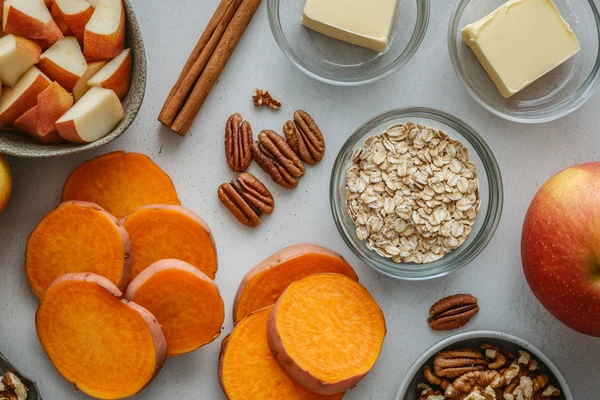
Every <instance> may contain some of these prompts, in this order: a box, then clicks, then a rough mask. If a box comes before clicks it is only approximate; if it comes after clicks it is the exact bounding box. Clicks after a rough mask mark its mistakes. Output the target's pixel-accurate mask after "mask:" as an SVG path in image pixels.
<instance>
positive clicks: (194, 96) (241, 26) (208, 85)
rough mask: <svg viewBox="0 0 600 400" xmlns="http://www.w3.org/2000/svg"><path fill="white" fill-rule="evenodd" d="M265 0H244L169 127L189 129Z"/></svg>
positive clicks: (178, 129) (181, 132)
mask: <svg viewBox="0 0 600 400" xmlns="http://www.w3.org/2000/svg"><path fill="white" fill-rule="evenodd" d="M261 1H262V0H242V3H241V4H240V6H239V8H238V9H237V11H236V13H235V15H234V16H233V19H232V20H231V22H230V23H229V25H228V26H227V29H226V30H225V32H224V34H223V36H222V37H221V40H220V41H219V44H218V45H217V47H216V48H215V50H214V52H213V54H212V56H211V57H210V59H209V61H208V63H207V64H206V67H205V68H204V70H203V71H202V74H201V75H200V78H199V79H198V81H197V82H196V84H195V85H194V88H193V90H192V92H191V93H190V95H189V98H188V99H187V101H186V102H185V104H184V105H183V108H182V109H181V110H180V111H179V114H178V115H177V117H176V118H175V121H174V122H173V124H171V126H170V128H171V129H172V130H173V131H175V132H177V133H178V134H180V135H182V136H185V135H186V134H187V132H188V131H189V129H190V127H191V125H192V123H193V122H194V118H195V117H196V115H197V114H198V112H199V111H200V108H202V105H203V104H204V102H205V101H206V98H207V97H208V95H209V93H210V91H211V90H212V88H213V86H214V85H215V83H216V82H217V79H218V78H219V75H220V74H221V72H222V71H223V68H225V65H226V64H227V61H229V58H230V57H231V55H232V53H233V51H234V50H235V48H236V46H237V44H238V43H239V41H240V39H241V37H242V35H243V34H244V32H245V31H246V28H247V27H248V25H249V24H250V21H251V20H252V17H254V14H255V13H256V10H257V9H258V6H259V5H260V3H261Z"/></svg>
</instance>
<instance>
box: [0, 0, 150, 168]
mask: <svg viewBox="0 0 600 400" xmlns="http://www.w3.org/2000/svg"><path fill="white" fill-rule="evenodd" d="M123 5H124V6H125V22H126V29H127V33H126V37H125V47H129V48H130V49H131V54H132V56H133V71H132V72H133V73H132V80H131V88H130V89H129V93H128V94H127V96H126V97H125V98H124V99H123V111H124V112H125V118H123V120H122V121H121V122H120V123H119V125H117V127H116V128H115V129H114V130H113V131H112V132H111V133H109V134H108V135H107V136H105V137H103V138H102V139H99V140H96V141H95V142H92V143H83V144H76V143H65V144H53V145H49V144H41V143H38V142H36V141H35V140H33V139H32V138H30V137H29V136H28V135H25V134H22V133H20V132H18V131H2V130H0V153H4V154H8V155H11V156H15V157H25V158H45V157H56V156H64V155H68V154H75V153H82V152H84V151H88V150H91V149H95V148H97V147H100V146H104V145H105V144H107V143H110V142H112V141H113V140H115V139H116V138H118V137H119V136H121V135H122V134H123V133H125V131H126V130H127V128H129V126H130V125H131V123H132V122H133V120H134V119H135V117H136V116H137V113H138V111H139V110H140V107H141V105H142V100H143V99H144V92H145V91H146V52H145V51H144V42H143V41H142V34H141V32H140V27H139V25H138V23H137V21H136V19H135V14H134V13H133V8H132V6H131V3H129V0H123Z"/></svg>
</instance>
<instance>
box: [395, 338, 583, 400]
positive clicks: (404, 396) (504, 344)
mask: <svg viewBox="0 0 600 400" xmlns="http://www.w3.org/2000/svg"><path fill="white" fill-rule="evenodd" d="M484 343H489V344H492V345H495V346H498V347H501V348H503V349H506V350H508V351H510V352H511V353H513V354H517V352H518V350H525V351H526V352H528V353H529V354H531V356H532V357H533V358H534V359H536V360H537V361H538V363H539V368H540V370H541V371H542V372H543V373H545V374H546V375H547V376H548V378H549V379H550V383H551V384H552V385H554V386H556V387H557V388H559V389H560V390H561V392H562V396H561V397H553V399H557V400H558V399H563V400H573V395H572V394H571V391H570V390H569V385H568V384H567V381H566V380H565V378H564V377H563V376H562V374H561V373H560V371H559V370H558V368H556V366H555V365H554V364H552V361H550V359H549V358H548V357H546V356H545V355H544V354H543V353H542V352H541V351H540V350H538V349H537V348H536V347H534V346H533V345H532V344H530V343H529V342H526V341H525V340H523V339H520V338H518V337H516V336H512V335H508V334H506V333H502V332H494V331H474V332H464V333H459V334H458V335H454V336H450V337H449V338H446V339H444V340H442V341H441V342H439V343H438V344H436V345H434V346H433V347H431V348H430V349H429V350H427V351H426V352H425V353H424V354H423V355H422V356H421V357H419V358H418V359H417V361H415V362H414V364H413V365H412V367H410V369H409V370H408V372H407V373H406V375H405V376H404V379H403V380H402V383H401V384H400V388H399V389H398V393H397V394H396V400H417V384H419V383H420V382H427V381H426V380H425V377H424V376H423V367H424V366H425V364H429V365H432V363H433V358H434V357H435V355H436V354H437V353H438V352H440V351H442V350H450V349H458V348H463V347H471V348H479V347H480V346H481V345H482V344H484Z"/></svg>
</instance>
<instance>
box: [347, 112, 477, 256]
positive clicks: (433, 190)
mask: <svg viewBox="0 0 600 400" xmlns="http://www.w3.org/2000/svg"><path fill="white" fill-rule="evenodd" d="M344 194H345V199H346V212H347V213H348V214H349V215H350V217H351V218H352V220H353V221H354V223H355V225H356V234H357V236H358V238H359V239H360V240H364V241H365V242H366V245H367V247H368V248H369V249H371V250H373V251H375V252H377V253H378V254H379V255H381V256H382V257H386V258H391V259H392V261H394V262H414V263H418V264H420V263H427V262H432V261H436V260H439V259H440V258H442V257H443V256H444V255H446V254H447V253H449V252H451V251H452V250H454V249H456V248H457V247H459V246H460V245H461V244H463V243H464V242H465V240H466V239H467V236H468V235H469V233H470V232H471V228H472V226H473V223H474V222H475V217H476V214H477V211H479V207H480V199H479V182H478V180H477V174H476V167H475V164H473V163H472V162H471V161H470V160H469V153H468V150H467V149H466V148H465V147H464V146H463V145H462V143H460V142H459V141H458V140H455V139H452V138H449V137H448V136H447V135H446V134H445V133H444V132H442V131H440V130H437V129H433V128H429V127H426V126H423V125H418V124H414V123H412V122H409V123H407V124H405V125H401V124H399V125H394V126H391V127H390V128H389V129H388V130H387V131H386V132H383V133H382V134H380V135H374V136H371V137H369V138H368V139H367V140H366V141H365V144H364V145H363V147H361V148H360V149H358V150H357V151H356V152H355V154H354V156H353V159H352V163H351V164H350V166H349V167H348V169H347V171H346V186H345V191H344Z"/></svg>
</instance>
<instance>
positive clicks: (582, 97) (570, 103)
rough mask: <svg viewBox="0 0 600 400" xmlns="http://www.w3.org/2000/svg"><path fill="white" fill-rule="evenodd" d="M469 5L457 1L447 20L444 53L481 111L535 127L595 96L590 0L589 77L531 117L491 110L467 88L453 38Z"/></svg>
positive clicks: (599, 17) (597, 66)
mask: <svg viewBox="0 0 600 400" xmlns="http://www.w3.org/2000/svg"><path fill="white" fill-rule="evenodd" d="M471 1H473V0H460V1H459V2H458V4H457V5H456V7H455V8H454V11H453V12H452V16H451V17H450V23H449V25H448V52H449V53H450V61H451V62H452V67H453V69H454V72H455V74H456V76H457V77H458V78H459V80H460V82H461V84H462V86H463V87H464V88H465V89H466V90H467V93H469V96H471V98H472V99H473V100H475V101H476V102H477V103H478V104H479V105H481V106H482V107H483V108H485V109H486V110H488V111H489V112H491V113H492V114H495V115H497V116H499V117H501V118H504V119H506V120H508V121H513V122H520V123H525V124H538V123H543V122H550V121H554V120H557V119H559V118H562V117H564V116H565V115H568V114H570V113H572V112H573V111H575V110H577V109H578V108H579V107H581V106H582V105H584V104H585V103H586V102H587V101H588V100H589V99H590V98H591V97H592V96H593V95H594V94H595V93H596V89H597V88H598V85H599V84H600V13H599V12H598V7H596V4H595V3H594V0H586V1H587V2H588V4H589V6H590V7H591V9H592V13H593V14H594V18H595V20H596V34H597V37H598V44H599V48H598V53H597V54H596V61H595V62H594V66H593V68H592V70H591V71H590V73H589V75H588V76H587V77H586V78H585V80H584V81H583V82H582V83H581V85H580V87H579V88H578V89H577V91H576V92H575V93H574V94H573V95H572V96H571V97H569V98H568V99H567V100H563V101H561V102H560V103H558V104H555V105H554V106H552V107H549V108H546V109H543V110H541V111H536V112H535V113H533V114H532V115H529V116H528V115H527V113H519V112H516V113H515V112H506V111H503V110H500V109H497V108H495V107H493V106H492V105H490V104H488V103H487V102H486V101H485V100H484V99H483V98H481V97H480V96H479V95H478V94H477V93H476V92H475V90H474V89H473V87H472V86H471V85H470V84H469V82H468V81H467V80H466V79H465V74H464V71H463V69H462V67H461V64H460V61H459V57H458V47H457V44H456V42H457V40H456V34H457V32H458V23H459V20H460V18H461V17H462V14H463V12H464V10H465V8H466V7H467V5H468V4H469V3H470V2H471Z"/></svg>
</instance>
